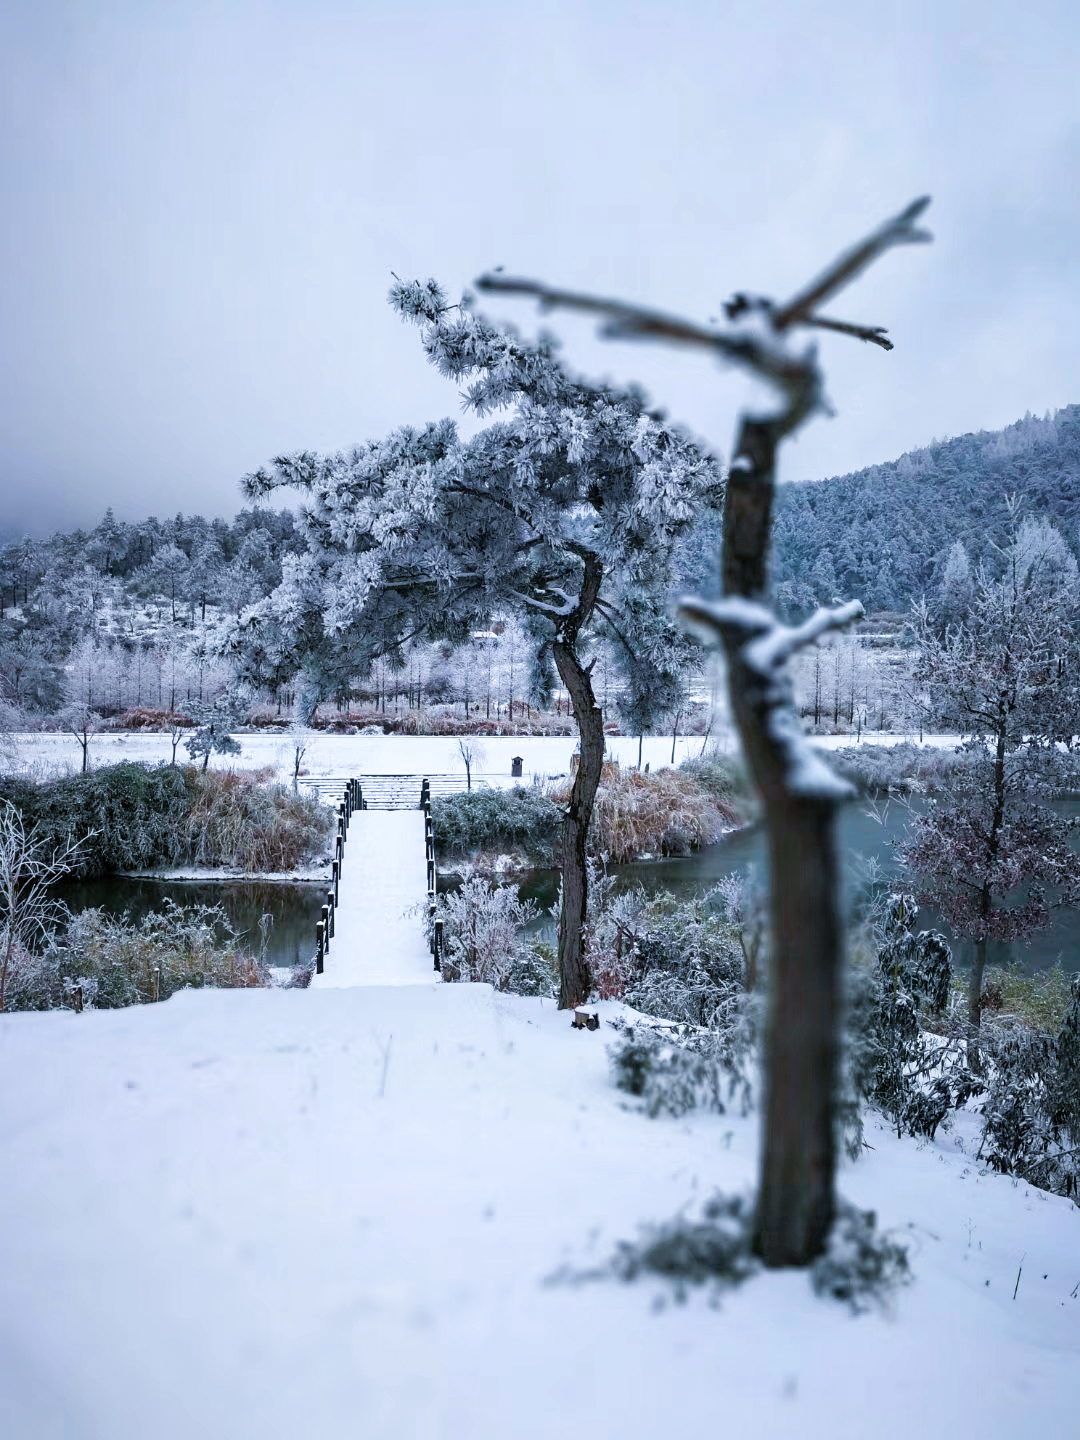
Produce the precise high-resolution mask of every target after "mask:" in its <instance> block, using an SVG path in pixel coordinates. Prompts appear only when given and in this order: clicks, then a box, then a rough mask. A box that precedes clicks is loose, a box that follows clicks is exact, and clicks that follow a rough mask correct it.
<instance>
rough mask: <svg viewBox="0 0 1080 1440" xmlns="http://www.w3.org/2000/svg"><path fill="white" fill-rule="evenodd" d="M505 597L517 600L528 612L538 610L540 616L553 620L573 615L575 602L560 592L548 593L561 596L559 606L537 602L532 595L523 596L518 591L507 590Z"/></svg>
mask: <svg viewBox="0 0 1080 1440" xmlns="http://www.w3.org/2000/svg"><path fill="white" fill-rule="evenodd" d="M506 593H507V595H509V596H510V598H511V599H512V600H518V601H520V603H521V604H522V605H527V606H528V607H529V609H530V610H539V611H540V613H541V614H542V615H550V616H551V618H552V619H553V620H565V619H567V618H568V617H569V616H570V615H572V614H573V613H574V609H575V606H576V604H577V602H576V601H575V600H571V599H570V598H569V597H568V596H567V595H565V594H564V593H563V591H562V590H554V591H551V592H549V593H551V594H555V595H562V597H563V603H562V604H561V605H549V604H548V603H547V601H546V600H537V599H535V598H534V597H533V596H532V595H525V594H523V593H522V592H521V591H520V590H508V591H507V592H506Z"/></svg>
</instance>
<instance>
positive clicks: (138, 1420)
mask: <svg viewBox="0 0 1080 1440" xmlns="http://www.w3.org/2000/svg"><path fill="white" fill-rule="evenodd" d="M616 1009H617V1007H613V1006H611V1005H604V1006H601V1012H602V1015H603V1016H604V1020H605V1023H604V1024H603V1025H602V1026H601V1028H600V1030H599V1031H598V1032H596V1033H589V1032H587V1031H575V1030H571V1028H570V1025H569V1019H568V1016H567V1015H566V1014H565V1013H558V1012H556V1011H555V1010H554V1009H553V1007H552V1004H551V1002H550V1001H548V1002H542V1001H540V1000H523V999H517V998H513V997H508V996H502V995H498V994H493V992H492V991H491V990H490V989H489V988H488V987H487V986H481V985H469V986H466V985H435V984H432V985H398V986H386V987H365V986H355V987H352V988H347V989H316V990H308V991H272V990H271V991H217V992H211V991H207V990H201V991H185V992H182V993H181V994H179V995H177V996H175V997H174V998H173V999H171V1000H169V1001H168V1002H166V1003H164V1004H160V1005H152V1006H143V1007H135V1008H131V1009H126V1010H114V1011H98V1012H87V1013H84V1014H81V1015H75V1014H73V1013H71V1012H51V1013H45V1014H25V1013H24V1014H15V1015H5V1016H0V1095H2V1097H3V1105H2V1109H0V1177H2V1179H0V1435H2V1436H3V1437H4V1440H61V1437H62V1440H192V1437H194V1436H204V1437H207V1440H247V1437H251V1440H278V1437H282V1440H284V1437H288V1440H296V1437H305V1440H345V1437H348V1440H413V1437H417V1440H429V1437H430V1440H517V1437H529V1440H532V1437H545V1440H547V1437H552V1440H607V1437H611V1440H616V1437H617V1440H639V1437H640V1440H646V1437H648V1440H655V1437H659V1436H697V1435H703V1436H704V1435H710V1436H711V1435H716V1436H725V1435H732V1436H739V1437H753V1440H759V1437H764V1440H770V1437H781V1436H783V1437H791V1436H800V1437H811V1440H816V1437H831V1440H849V1437H850V1440H855V1437H859V1440H865V1437H866V1436H867V1435H871V1436H873V1437H874V1440H901V1437H902V1440H911V1437H913V1436H919V1437H926V1440H937V1437H946V1436H948V1437H954V1436H956V1435H958V1434H963V1435H971V1436H979V1437H984V1440H994V1437H999V1436H1000V1437H1006V1436H1008V1437H1017V1436H1026V1435H1038V1436H1045V1437H1047V1440H1065V1437H1071V1436H1074V1435H1076V1434H1077V1433H1078V1432H1077V1416H1078V1413H1080V1411H1078V1405H1080V1299H1078V1298H1077V1297H1078V1294H1080V1209H1078V1208H1077V1207H1076V1206H1074V1205H1073V1204H1071V1202H1069V1201H1067V1200H1065V1199H1061V1198H1055V1197H1052V1196H1047V1195H1044V1194H1041V1193H1040V1192H1038V1191H1035V1190H1032V1189H1030V1188H1028V1187H1027V1186H1025V1185H1022V1184H1014V1183H1013V1182H1012V1181H1010V1180H1008V1179H1003V1178H1001V1177H998V1176H993V1175H987V1174H984V1173H982V1171H981V1169H980V1166H979V1165H978V1164H977V1163H976V1162H975V1161H974V1159H973V1158H972V1156H971V1153H970V1151H971V1150H972V1149H973V1148H974V1147H973V1146H972V1145H971V1144H970V1141H969V1140H968V1139H966V1138H965V1140H964V1144H965V1148H961V1147H960V1145H958V1143H957V1137H956V1135H946V1136H942V1137H941V1138H940V1139H939V1140H938V1141H937V1142H936V1143H934V1144H916V1143H913V1142H912V1141H910V1140H908V1141H903V1142H898V1141H897V1140H896V1139H895V1137H894V1136H893V1135H891V1134H890V1133H889V1132H888V1131H887V1130H886V1129H885V1127H884V1126H883V1125H882V1124H880V1123H877V1122H875V1121H873V1120H871V1122H870V1124H869V1126H868V1131H867V1140H868V1142H869V1144H870V1146H872V1148H871V1149H869V1150H868V1151H866V1153H865V1157H864V1158H863V1159H861V1160H860V1161H859V1162H858V1163H857V1164H856V1165H854V1166H848V1165H845V1167H844V1169H843V1172H842V1176H841V1188H842V1191H843V1193H844V1194H846V1196H847V1197H848V1198H850V1199H851V1200H852V1201H854V1202H856V1203H858V1204H860V1205H862V1206H867V1207H873V1208H874V1209H876V1210H877V1212H878V1215H879V1218H880V1221H881V1223H882V1224H883V1225H884V1226H886V1227H889V1228H891V1229H893V1230H894V1232H895V1233H896V1234H897V1235H900V1236H903V1237H905V1238H906V1240H907V1241H908V1243H909V1244H910V1247H911V1264H912V1268H913V1271H914V1276H915V1279H914V1282H913V1284H912V1285H911V1286H910V1287H908V1288H907V1289H905V1290H903V1291H901V1292H900V1294H899V1297H898V1299H897V1301H896V1304H895V1307H894V1313H893V1314H892V1315H891V1316H889V1315H883V1314H879V1313H876V1312H875V1313H872V1314H867V1315H863V1316H861V1317H855V1316H853V1315H851V1314H850V1313H849V1312H848V1310H847V1309H845V1308H844V1307H843V1306H841V1305H840V1304H838V1303H836V1302H835V1301H832V1300H825V1299H819V1298H816V1297H815V1296H814V1295H813V1293H812V1292H811V1289H810V1286H809V1283H808V1280H807V1277H806V1275H805V1274H801V1273H791V1272H788V1273H770V1274H759V1275H758V1276H756V1277H755V1278H752V1279H751V1280H749V1281H748V1282H747V1283H746V1284H745V1285H744V1286H743V1287H742V1288H741V1289H740V1290H737V1291H734V1292H731V1293H729V1294H727V1295H726V1296H725V1297H724V1298H723V1300H722V1302H721V1304H720V1306H719V1308H714V1307H712V1306H710V1304H709V1303H708V1301H707V1298H706V1296H705V1295H704V1294H703V1293H700V1292H692V1293H691V1295H690V1297H689V1299H688V1300H687V1301H686V1303H685V1304H675V1303H671V1302H670V1299H668V1301H667V1303H664V1298H663V1297H665V1296H669V1295H670V1292H669V1291H667V1290H665V1288H664V1287H663V1286H661V1285H660V1284H658V1283H657V1284H645V1283H638V1284H634V1285H624V1284H622V1283H619V1282H615V1281H610V1280H607V1281H595V1282H592V1283H588V1284H580V1285H570V1284H566V1283H562V1284H548V1283H545V1281H546V1277H550V1276H551V1275H552V1273H553V1272H554V1271H556V1270H557V1269H558V1268H559V1267H560V1266H563V1265H570V1266H573V1267H587V1266H590V1265H596V1264H598V1263H599V1262H602V1261H603V1260H604V1259H605V1258H606V1257H607V1256H608V1255H609V1254H610V1253H611V1251H612V1248H613V1246H614V1245H615V1244H616V1242H617V1241H618V1240H619V1239H620V1238H633V1237H634V1236H635V1234H636V1232H637V1227H638V1225H639V1223H640V1222H643V1221H649V1220H659V1219H664V1218H667V1217H670V1216H672V1215H673V1214H674V1213H675V1212H676V1211H678V1210H679V1209H680V1208H682V1207H689V1211H690V1213H693V1207H694V1206H695V1205H696V1204H697V1203H698V1202H699V1201H700V1200H702V1199H703V1198H704V1197H706V1196H708V1195H709V1194H710V1193H711V1192H712V1191H713V1190H714V1189H717V1188H720V1189H723V1190H725V1191H729V1192H730V1191H740V1190H744V1189H746V1188H747V1187H749V1186H750V1185H751V1183H752V1180H753V1175H754V1170H755V1163H754V1156H755V1150H756V1145H757V1132H756V1122H755V1119H754V1117H753V1116H751V1117H749V1118H744V1117H742V1116H741V1115H737V1114H736V1115H715V1114H710V1115H706V1114H691V1115H690V1116H687V1117H685V1118H684V1119H681V1120H671V1119H659V1120H649V1119H647V1118H645V1117H644V1116H643V1115H641V1114H639V1113H638V1112H636V1111H635V1110H633V1109H631V1108H628V1107H627V1105H626V1104H624V1103H623V1102H624V1101H625V1099H626V1097H625V1096H623V1095H621V1094H620V1092H618V1091H617V1090H615V1089H614V1088H613V1087H612V1085H611V1083H610V1080H609V1076H608V1067H607V1062H606V1058H605V1041H606V1040H607V1039H609V1038H610V1036H611V1034H612V1032H611V1029H610V1026H609V1025H608V1024H607V1021H608V1020H609V1019H610V1017H611V1016H612V1014H614V1013H615V1011H616ZM1021 1267H1022V1268H1021ZM1018 1271H1019V1285H1018V1286H1017V1285H1016V1282H1017V1276H1018ZM1014 1286H1015V1287H1016V1293H1015V1298H1014Z"/></svg>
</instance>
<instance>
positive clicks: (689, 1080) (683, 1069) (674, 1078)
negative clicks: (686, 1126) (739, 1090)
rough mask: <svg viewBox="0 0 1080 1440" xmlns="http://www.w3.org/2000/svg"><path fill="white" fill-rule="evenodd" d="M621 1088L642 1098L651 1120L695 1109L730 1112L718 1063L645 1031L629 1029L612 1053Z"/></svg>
mask: <svg viewBox="0 0 1080 1440" xmlns="http://www.w3.org/2000/svg"><path fill="white" fill-rule="evenodd" d="M608 1056H609V1059H610V1061H611V1069H612V1074H613V1078H614V1081H615V1084H616V1086H617V1088H618V1089H620V1090H624V1091H625V1092H626V1093H627V1094H628V1095H633V1096H635V1098H637V1099H640V1101H641V1106H642V1109H643V1110H644V1111H645V1114H646V1115H649V1116H652V1117H653V1118H655V1117H656V1116H657V1115H674V1116H676V1117H677V1116H679V1115H685V1114H686V1113H687V1112H688V1111H689V1110H696V1109H702V1110H715V1111H716V1112H717V1113H718V1114H721V1115H722V1114H723V1113H724V1108H725V1107H724V1091H725V1090H726V1089H727V1088H728V1085H727V1083H726V1077H725V1075H724V1072H723V1067H722V1065H721V1063H720V1062H719V1060H718V1058H717V1057H715V1056H713V1055H709V1054H700V1053H698V1052H696V1051H694V1050H691V1049H688V1048H687V1047H685V1046H683V1045H681V1044H680V1043H679V1039H678V1037H677V1036H676V1035H665V1034H662V1033H660V1032H658V1031H656V1030H653V1029H647V1028H645V1027H643V1026H631V1027H629V1028H628V1029H627V1030H626V1031H625V1032H624V1034H623V1035H622V1036H621V1037H620V1039H619V1040H618V1041H617V1042H616V1043H615V1044H614V1045H612V1046H610V1047H609V1049H608Z"/></svg>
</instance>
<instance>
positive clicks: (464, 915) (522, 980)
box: [438, 874, 557, 995]
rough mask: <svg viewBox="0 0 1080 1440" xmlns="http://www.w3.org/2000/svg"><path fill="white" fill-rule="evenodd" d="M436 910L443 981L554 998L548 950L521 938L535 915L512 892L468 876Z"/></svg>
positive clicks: (527, 903) (443, 897) (529, 905)
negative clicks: (440, 926)
mask: <svg viewBox="0 0 1080 1440" xmlns="http://www.w3.org/2000/svg"><path fill="white" fill-rule="evenodd" d="M438 910H439V918H440V919H441V920H442V922H443V957H442V974H443V979H444V980H451V981H453V980H465V981H482V982H484V983H487V984H489V985H493V986H494V987H495V989H496V990H512V991H514V992H515V993H516V994H519V995H553V994H554V993H555V989H556V983H557V982H556V972H555V968H554V964H553V959H552V956H551V953H550V949H549V948H547V947H544V946H543V945H542V944H538V943H537V942H535V941H530V940H529V938H528V937H527V936H526V935H525V933H524V932H525V927H526V926H527V925H529V924H530V923H531V922H532V921H534V920H535V919H537V917H538V915H539V912H538V910H537V909H536V906H535V905H533V904H532V903H531V902H530V901H522V900H520V899H519V898H518V893H517V890H516V889H515V888H513V887H510V886H506V887H500V886H495V885H492V884H491V883H490V882H489V881H487V880H484V879H481V878H480V877H479V876H478V875H472V874H470V875H467V876H466V879H465V883H464V884H463V885H462V886H461V887H460V889H458V890H453V891H451V892H449V894H446V895H440V896H439V899H438Z"/></svg>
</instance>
